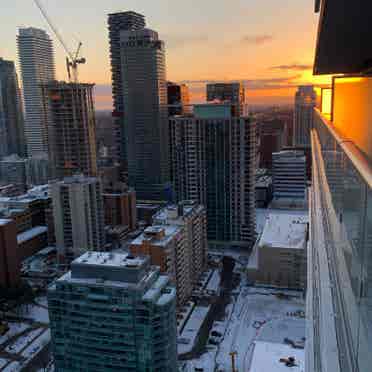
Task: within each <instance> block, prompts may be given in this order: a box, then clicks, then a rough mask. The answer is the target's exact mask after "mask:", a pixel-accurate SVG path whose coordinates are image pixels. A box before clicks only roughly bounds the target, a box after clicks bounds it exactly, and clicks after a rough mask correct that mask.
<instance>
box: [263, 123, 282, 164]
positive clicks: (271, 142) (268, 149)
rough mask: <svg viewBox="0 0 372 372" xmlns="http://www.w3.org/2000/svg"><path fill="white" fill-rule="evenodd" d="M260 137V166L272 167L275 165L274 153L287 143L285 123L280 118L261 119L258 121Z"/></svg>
mask: <svg viewBox="0 0 372 372" xmlns="http://www.w3.org/2000/svg"><path fill="white" fill-rule="evenodd" d="M257 132H258V133H257V135H258V137H259V148H258V152H259V160H260V161H259V166H260V168H266V169H270V170H271V168H272V165H273V158H272V153H273V152H278V151H281V150H282V148H283V147H284V146H285V145H286V138H285V137H286V133H285V132H286V130H285V123H284V122H283V121H282V120H279V119H268V120H266V119H265V120H260V121H259V122H258V123H257Z"/></svg>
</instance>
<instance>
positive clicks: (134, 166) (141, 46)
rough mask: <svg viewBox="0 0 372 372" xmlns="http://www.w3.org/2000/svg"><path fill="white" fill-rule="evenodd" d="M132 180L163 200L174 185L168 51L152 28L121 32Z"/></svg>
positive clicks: (143, 196)
mask: <svg viewBox="0 0 372 372" xmlns="http://www.w3.org/2000/svg"><path fill="white" fill-rule="evenodd" d="M120 50H121V72H122V77H123V79H122V92H123V99H124V105H125V110H124V121H125V138H126V151H127V158H128V184H129V186H131V187H134V188H135V190H136V192H137V198H138V199H140V200H163V199H165V198H166V190H167V189H169V187H170V183H169V181H170V178H169V157H168V150H169V148H168V143H169V141H168V136H169V133H168V109H167V86H166V76H165V49H164V43H163V41H162V40H160V39H159V36H158V33H157V32H155V31H153V30H150V29H141V30H136V31H134V30H130V31H121V33H120Z"/></svg>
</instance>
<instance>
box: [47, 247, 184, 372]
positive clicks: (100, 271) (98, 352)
mask: <svg viewBox="0 0 372 372" xmlns="http://www.w3.org/2000/svg"><path fill="white" fill-rule="evenodd" d="M175 304H176V290H175V289H174V288H173V287H172V286H171V285H170V283H169V278H168V277H167V276H166V275H160V274H159V269H158V268H156V267H153V266H150V262H149V259H148V258H140V257H137V258H135V257H133V256H130V255H127V254H113V253H101V252H87V253H85V254H84V255H83V256H81V257H79V258H78V259H76V260H75V261H74V262H73V263H72V264H71V271H70V272H68V273H67V274H65V275H64V276H62V277H61V278H59V279H58V280H57V281H56V282H55V283H54V284H53V285H52V286H50V287H49V289H48V308H49V317H50V326H51V332H52V349H53V354H54V361H55V366H56V370H57V371H61V372H62V371H80V370H82V369H83V370H85V371H107V370H112V371H113V370H119V371H128V372H129V371H133V372H174V371H176V370H177V369H178V367H177V330H176V309H175Z"/></svg>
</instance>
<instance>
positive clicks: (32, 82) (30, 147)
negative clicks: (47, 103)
mask: <svg viewBox="0 0 372 372" xmlns="http://www.w3.org/2000/svg"><path fill="white" fill-rule="evenodd" d="M17 43H18V56H19V63H20V67H21V74H22V86H23V97H24V102H25V110H26V120H25V136H26V142H27V153H28V156H31V155H34V154H37V153H39V152H48V133H47V128H46V127H45V122H44V118H43V104H42V101H43V100H42V93H41V84H43V83H46V82H49V81H52V80H55V65H54V50H53V43H52V40H51V39H50V37H49V35H48V34H47V33H46V32H45V31H44V30H40V29H37V28H33V27H28V28H20V29H19V34H18V36H17Z"/></svg>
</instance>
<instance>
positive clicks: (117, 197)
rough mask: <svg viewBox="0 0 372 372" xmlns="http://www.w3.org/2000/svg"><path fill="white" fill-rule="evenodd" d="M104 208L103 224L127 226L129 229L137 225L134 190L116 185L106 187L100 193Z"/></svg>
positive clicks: (133, 228)
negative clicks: (109, 187)
mask: <svg viewBox="0 0 372 372" xmlns="http://www.w3.org/2000/svg"><path fill="white" fill-rule="evenodd" d="M102 197H103V205H104V210H105V225H109V226H118V225H122V226H128V228H129V230H135V229H136V227H137V209H136V192H135V191H134V190H133V189H130V188H126V187H123V185H118V186H117V187H115V186H114V187H113V188H111V189H106V190H105V192H104V193H103V194H102Z"/></svg>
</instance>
